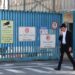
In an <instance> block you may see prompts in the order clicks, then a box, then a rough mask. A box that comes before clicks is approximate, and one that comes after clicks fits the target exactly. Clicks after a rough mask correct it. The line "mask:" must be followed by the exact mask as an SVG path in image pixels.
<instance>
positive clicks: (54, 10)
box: [53, 0, 56, 12]
mask: <svg viewBox="0 0 75 75" xmlns="http://www.w3.org/2000/svg"><path fill="white" fill-rule="evenodd" d="M55 2H56V1H55V0H53V12H55Z"/></svg>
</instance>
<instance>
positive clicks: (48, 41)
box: [40, 34, 56, 48]
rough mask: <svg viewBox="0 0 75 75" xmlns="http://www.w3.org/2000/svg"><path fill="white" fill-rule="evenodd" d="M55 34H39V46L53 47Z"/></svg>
mask: <svg viewBox="0 0 75 75" xmlns="http://www.w3.org/2000/svg"><path fill="white" fill-rule="evenodd" d="M55 42H56V39H55V35H54V34H47V35H40V48H55Z"/></svg>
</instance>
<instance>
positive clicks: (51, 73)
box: [0, 61, 75, 75]
mask: <svg viewBox="0 0 75 75" xmlns="http://www.w3.org/2000/svg"><path fill="white" fill-rule="evenodd" d="M56 66H57V61H34V62H21V63H1V64H0V75H75V71H73V68H72V65H71V63H70V62H68V61H67V62H64V63H63V64H62V68H61V70H60V71H55V70H54V68H55V67H56Z"/></svg>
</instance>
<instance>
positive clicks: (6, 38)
mask: <svg viewBox="0 0 75 75" xmlns="http://www.w3.org/2000/svg"><path fill="white" fill-rule="evenodd" d="M1 43H13V21H10V20H1Z"/></svg>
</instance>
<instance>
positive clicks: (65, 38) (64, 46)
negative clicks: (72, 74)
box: [55, 23, 75, 70]
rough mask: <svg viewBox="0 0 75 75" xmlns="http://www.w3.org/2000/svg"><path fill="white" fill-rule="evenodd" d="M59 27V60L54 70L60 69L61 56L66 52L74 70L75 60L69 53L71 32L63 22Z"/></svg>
mask: <svg viewBox="0 0 75 75" xmlns="http://www.w3.org/2000/svg"><path fill="white" fill-rule="evenodd" d="M60 29H61V33H60V36H59V40H60V60H59V63H58V67H57V68H55V70H60V69H61V64H62V61H63V56H64V53H66V54H67V56H68V58H69V59H70V61H71V63H72V65H73V70H75V62H74V60H73V58H72V56H71V54H70V52H71V50H72V35H71V32H70V31H68V30H67V27H66V25H65V24H64V23H63V24H62V25H61V26H60Z"/></svg>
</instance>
